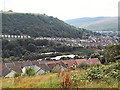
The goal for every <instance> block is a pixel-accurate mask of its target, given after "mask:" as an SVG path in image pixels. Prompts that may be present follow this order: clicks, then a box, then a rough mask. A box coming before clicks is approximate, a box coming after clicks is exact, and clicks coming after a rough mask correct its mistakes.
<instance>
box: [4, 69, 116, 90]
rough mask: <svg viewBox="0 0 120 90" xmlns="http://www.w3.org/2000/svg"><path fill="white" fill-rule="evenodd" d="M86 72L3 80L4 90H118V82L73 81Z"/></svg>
mask: <svg viewBox="0 0 120 90" xmlns="http://www.w3.org/2000/svg"><path fill="white" fill-rule="evenodd" d="M84 71H85V70H75V71H66V72H59V73H55V74H53V73H48V74H46V75H36V76H24V77H17V78H3V79H2V84H3V86H2V88H118V82H117V81H115V80H114V79H113V80H112V79H111V82H112V83H110V84H109V83H107V82H104V81H102V80H96V81H95V80H94V81H88V80H77V81H76V80H75V79H74V80H71V76H72V75H75V74H77V75H79V76H81V74H82V73H83V72H84Z"/></svg>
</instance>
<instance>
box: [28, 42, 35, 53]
mask: <svg viewBox="0 0 120 90" xmlns="http://www.w3.org/2000/svg"><path fill="white" fill-rule="evenodd" d="M27 49H28V50H29V51H31V52H35V51H36V46H35V45H34V44H31V43H30V44H29V45H28V47H27Z"/></svg>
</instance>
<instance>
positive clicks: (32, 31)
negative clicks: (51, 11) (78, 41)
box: [2, 12, 96, 38]
mask: <svg viewBox="0 0 120 90" xmlns="http://www.w3.org/2000/svg"><path fill="white" fill-rule="evenodd" d="M2 17H3V18H2V19H3V22H2V26H3V30H2V33H3V34H10V35H12V34H13V35H29V36H32V37H68V38H84V37H86V36H89V35H96V33H93V32H90V31H87V30H85V29H80V28H76V27H74V26H71V25H69V24H67V23H64V22H63V21H61V20H59V19H58V18H54V17H53V16H47V15H45V14H44V15H42V14H31V13H14V12H3V14H2Z"/></svg>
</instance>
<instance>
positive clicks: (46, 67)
mask: <svg viewBox="0 0 120 90" xmlns="http://www.w3.org/2000/svg"><path fill="white" fill-rule="evenodd" d="M38 67H40V68H41V69H43V70H44V71H50V68H49V66H48V65H47V64H39V65H38Z"/></svg>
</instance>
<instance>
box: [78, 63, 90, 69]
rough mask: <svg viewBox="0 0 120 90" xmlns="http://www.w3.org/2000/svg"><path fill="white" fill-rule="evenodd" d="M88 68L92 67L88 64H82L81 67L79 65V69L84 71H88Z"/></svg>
mask: <svg viewBox="0 0 120 90" xmlns="http://www.w3.org/2000/svg"><path fill="white" fill-rule="evenodd" d="M88 67H90V65H89V64H87V63H80V64H79V65H77V68H82V69H87V68H88Z"/></svg>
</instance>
